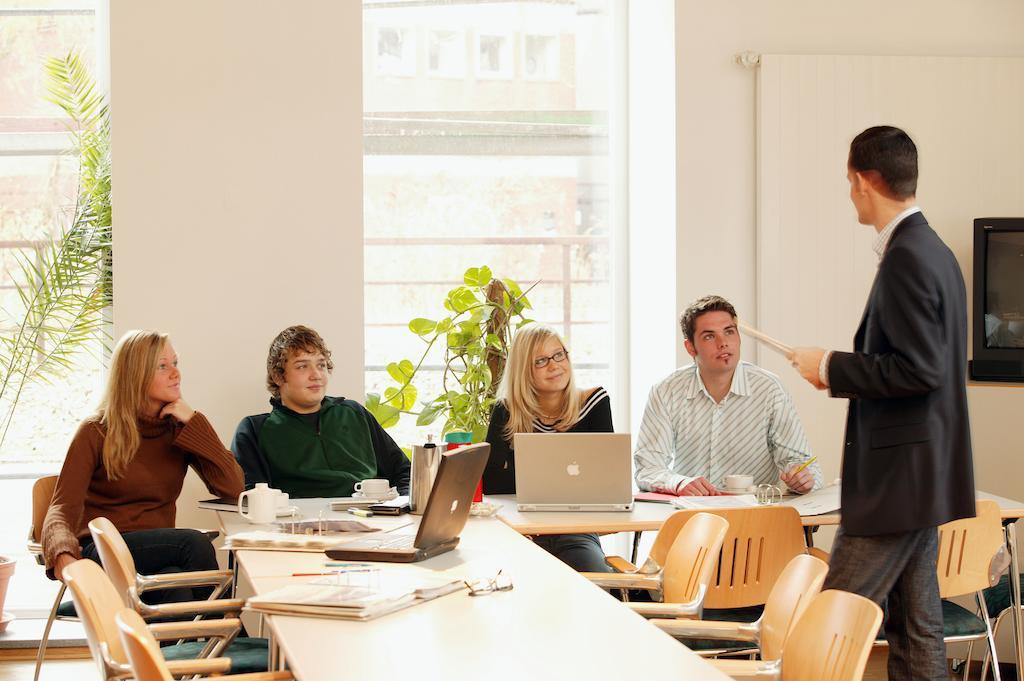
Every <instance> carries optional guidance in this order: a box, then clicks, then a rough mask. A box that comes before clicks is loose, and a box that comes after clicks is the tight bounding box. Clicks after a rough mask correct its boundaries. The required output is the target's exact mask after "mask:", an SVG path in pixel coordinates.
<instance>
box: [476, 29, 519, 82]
mask: <svg viewBox="0 0 1024 681" xmlns="http://www.w3.org/2000/svg"><path fill="white" fill-rule="evenodd" d="M476 40H477V73H478V74H479V75H480V77H482V78H511V77H512V40H511V38H510V37H509V36H507V35H492V34H477V37H476Z"/></svg>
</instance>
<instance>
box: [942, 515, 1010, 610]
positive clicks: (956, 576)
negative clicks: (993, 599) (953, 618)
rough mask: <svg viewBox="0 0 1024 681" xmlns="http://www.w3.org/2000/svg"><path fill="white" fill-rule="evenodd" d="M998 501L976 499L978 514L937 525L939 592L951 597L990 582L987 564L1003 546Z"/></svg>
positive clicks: (971, 591)
mask: <svg viewBox="0 0 1024 681" xmlns="http://www.w3.org/2000/svg"><path fill="white" fill-rule="evenodd" d="M1003 545H1004V544H1003V526H1002V515H1001V513H1000V512H999V504H997V503H996V502H994V501H992V500H990V499H979V500H978V502H977V516H975V517H974V518H963V519H961V520H954V521H952V522H948V523H945V524H944V525H939V560H938V563H937V566H936V568H937V572H938V577H939V595H941V596H942V597H943V598H952V597H954V596H960V595H963V594H969V593H974V592H976V591H981V590H982V589H987V588H988V587H990V586H992V584H991V583H990V582H989V565H990V564H991V561H992V557H993V556H995V554H996V552H997V551H998V550H999V549H1000V548H1001V547H1002V546H1003Z"/></svg>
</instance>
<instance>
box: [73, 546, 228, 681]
mask: <svg viewBox="0 0 1024 681" xmlns="http://www.w3.org/2000/svg"><path fill="white" fill-rule="evenodd" d="M64 580H65V582H66V584H67V587H68V589H70V591H71V597H72V599H73V600H74V602H75V608H76V610H77V611H78V613H79V614H80V616H81V619H82V626H83V627H84V629H85V637H86V640H87V641H88V642H89V652H91V653H92V657H93V660H95V661H96V664H97V665H98V666H99V670H100V675H101V677H102V678H103V679H104V680H105V681H111V680H113V679H119V678H125V677H128V676H131V675H132V670H131V667H130V665H129V664H128V656H127V654H126V653H125V651H124V647H123V646H122V645H121V638H120V635H119V634H118V630H117V622H116V621H115V620H114V616H115V615H116V614H117V613H118V612H119V611H121V610H123V609H124V602H123V600H122V598H121V595H120V594H118V592H117V590H116V589H115V588H114V585H113V583H111V581H110V578H108V577H107V575H106V574H104V572H103V568H101V567H100V566H99V565H97V564H96V563H94V562H93V561H91V560H85V559H83V560H76V561H75V562H74V563H72V564H71V565H69V566H68V567H67V568H65V570H64ZM150 626H151V627H152V630H151V631H152V633H153V635H155V636H156V637H157V638H159V639H160V640H175V639H179V640H180V639H194V638H204V639H207V640H208V642H207V643H205V644H198V643H191V644H179V645H177V646H168V647H165V648H163V649H162V654H161V658H163V655H164V654H169V655H172V656H173V655H179V654H180V655H182V656H189V655H192V656H198V657H204V656H205V654H210V653H212V654H219V653H220V652H221V651H222V650H223V649H224V648H225V647H226V646H227V645H228V644H229V643H230V642H231V641H232V640H233V639H234V638H235V637H236V636H237V635H238V632H239V631H240V630H241V626H242V625H241V622H240V621H239V620H238V619H235V618H232V619H215V620H201V621H190V622H166V623H160V624H153V625H150ZM167 666H168V668H169V669H171V670H172V672H171V673H172V674H174V675H181V674H212V673H223V672H226V671H228V670H229V669H230V668H231V660H230V659H229V658H226V657H225V658H216V659H214V660H211V659H181V660H173V661H170V662H167Z"/></svg>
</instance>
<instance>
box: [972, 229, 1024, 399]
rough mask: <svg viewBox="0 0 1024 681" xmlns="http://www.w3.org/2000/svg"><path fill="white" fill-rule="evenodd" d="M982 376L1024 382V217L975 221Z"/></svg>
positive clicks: (976, 371) (977, 346)
mask: <svg viewBox="0 0 1024 681" xmlns="http://www.w3.org/2000/svg"><path fill="white" fill-rule="evenodd" d="M970 371H971V378H973V379H974V380H977V381H1013V382H1024V218H977V219H976V220H975V221H974V359H973V360H972V361H971V370H970Z"/></svg>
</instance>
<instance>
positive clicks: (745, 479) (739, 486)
mask: <svg viewBox="0 0 1024 681" xmlns="http://www.w3.org/2000/svg"><path fill="white" fill-rule="evenodd" d="M753 484H754V476H753V475H727V476H725V488H726V489H730V490H747V489H749V488H750V487H751V486H752V485H753Z"/></svg>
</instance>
